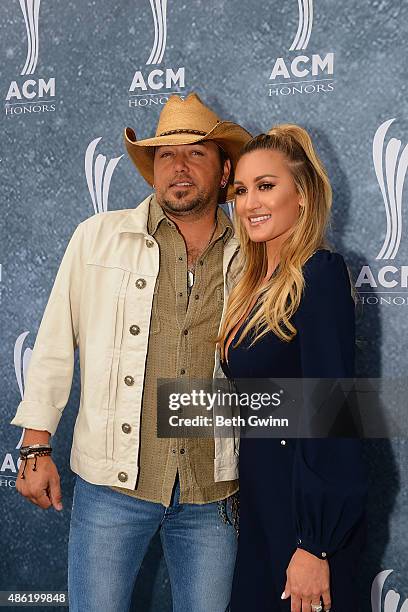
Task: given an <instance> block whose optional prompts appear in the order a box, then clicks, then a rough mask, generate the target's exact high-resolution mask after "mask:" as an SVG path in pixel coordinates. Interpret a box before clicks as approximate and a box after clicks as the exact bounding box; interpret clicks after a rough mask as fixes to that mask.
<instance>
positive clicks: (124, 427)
mask: <svg viewBox="0 0 408 612" xmlns="http://www.w3.org/2000/svg"><path fill="white" fill-rule="evenodd" d="M122 431H123V433H130V432H131V431H132V428H131V426H130V425H129V423H122Z"/></svg>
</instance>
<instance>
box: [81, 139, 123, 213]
mask: <svg viewBox="0 0 408 612" xmlns="http://www.w3.org/2000/svg"><path fill="white" fill-rule="evenodd" d="M101 140H102V136H100V137H99V138H95V139H94V140H92V141H91V142H90V143H89V145H88V146H87V149H86V152H85V177H86V184H87V186H88V190H89V194H90V196H91V200H92V204H93V208H94V213H95V214H98V213H102V212H106V211H107V210H108V198H109V188H110V184H111V180H112V175H113V172H114V170H115V168H116V166H117V165H118V163H119V161H120V160H121V159H122V157H123V155H120V156H119V157H114V158H112V159H110V160H109V161H108V162H107V159H106V156H105V155H102V154H101V153H98V155H96V156H95V153H96V147H97V145H98V143H99V142H100V141H101Z"/></svg>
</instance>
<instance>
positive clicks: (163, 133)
mask: <svg viewBox="0 0 408 612" xmlns="http://www.w3.org/2000/svg"><path fill="white" fill-rule="evenodd" d="M171 134H197V135H198V136H206V135H207V132H202V131H201V130H189V129H185V130H183V129H180V130H169V131H168V132H161V134H157V136H170V135H171ZM157 136H156V138H157Z"/></svg>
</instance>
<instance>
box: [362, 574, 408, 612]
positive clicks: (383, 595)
mask: <svg viewBox="0 0 408 612" xmlns="http://www.w3.org/2000/svg"><path fill="white" fill-rule="evenodd" d="M393 571H394V570H392V569H389V570H384V571H382V572H380V573H379V574H377V576H376V577H375V578H374V580H373V584H372V586H371V612H408V599H405V600H404V601H401V595H400V594H399V593H397V592H396V591H394V590H393V589H388V591H386V589H385V582H386V580H387V578H388V577H389V576H390V575H391V574H392V573H393Z"/></svg>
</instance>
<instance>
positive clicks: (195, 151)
mask: <svg viewBox="0 0 408 612" xmlns="http://www.w3.org/2000/svg"><path fill="white" fill-rule="evenodd" d="M191 153H192V155H201V156H203V155H204V153H203V152H202V151H197V150H194V151H192V152H191Z"/></svg>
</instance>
